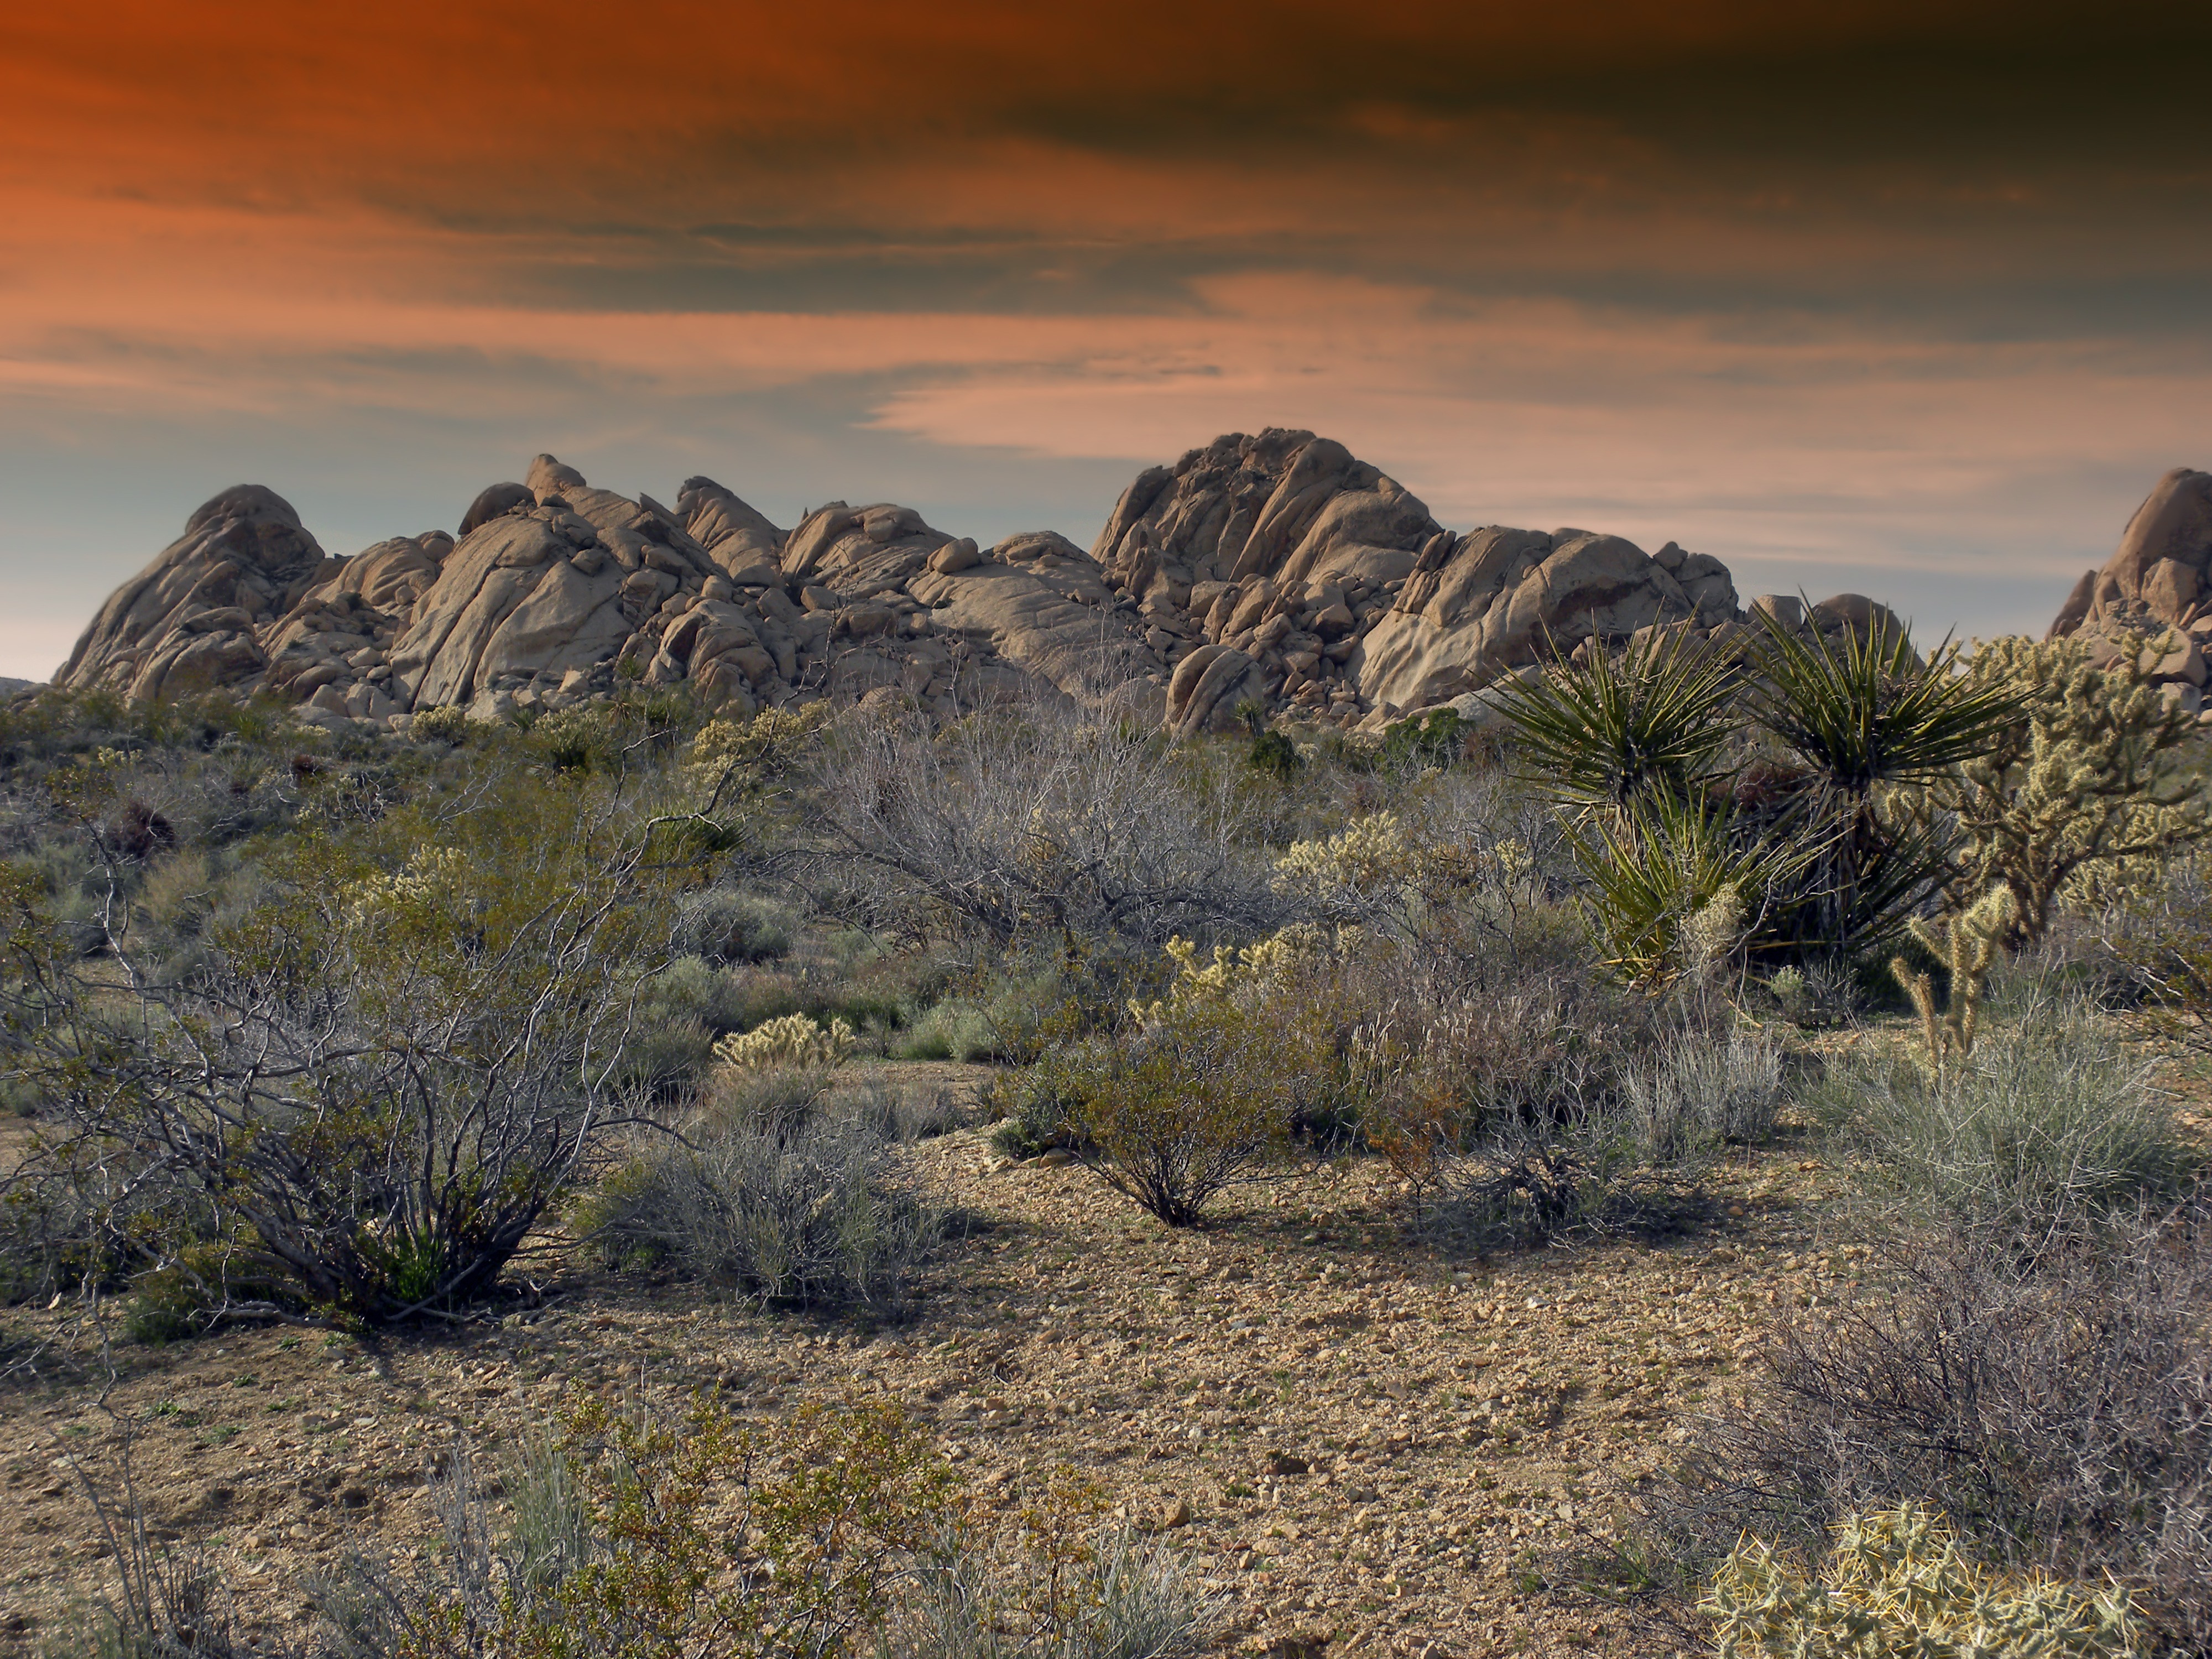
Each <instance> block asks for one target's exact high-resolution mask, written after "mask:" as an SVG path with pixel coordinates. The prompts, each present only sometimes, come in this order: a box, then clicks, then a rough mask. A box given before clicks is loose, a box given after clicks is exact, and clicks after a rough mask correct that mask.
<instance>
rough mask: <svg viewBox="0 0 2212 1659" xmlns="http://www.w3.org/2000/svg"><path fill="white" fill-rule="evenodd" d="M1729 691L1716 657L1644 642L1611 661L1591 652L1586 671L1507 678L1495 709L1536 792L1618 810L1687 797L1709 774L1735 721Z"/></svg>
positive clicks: (1731, 686)
mask: <svg viewBox="0 0 2212 1659" xmlns="http://www.w3.org/2000/svg"><path fill="white" fill-rule="evenodd" d="M1496 690H1497V695H1498V705H1497V706H1498V713H1499V714H1502V715H1504V718H1505V720H1507V721H1508V723H1510V725H1511V726H1512V727H1513V728H1514V731H1515V732H1516V733H1517V735H1518V736H1519V738H1520V742H1521V759H1522V769H1523V771H1524V772H1525V773H1526V774H1527V775H1528V777H1529V778H1530V779H1531V780H1532V781H1534V782H1535V783H1536V784H1537V786H1538V787H1540V788H1542V789H1543V790H1545V791H1546V792H1547V793H1550V794H1551V795H1552V796H1553V799H1557V800H1559V801H1560V802H1562V803H1565V804H1567V805H1575V806H1583V807H1611V808H1614V809H1620V810H1625V809H1627V808H1630V807H1632V806H1635V805H1639V804H1643V803H1647V802H1650V801H1651V800H1653V799H1656V798H1657V797H1660V796H1662V795H1663V796H1667V797H1668V798H1671V799H1675V800H1683V799H1688V798H1689V796H1690V795H1691V794H1692V793H1693V792H1694V791H1695V790H1696V789H1697V788H1698V787H1699V785H1700V784H1701V783H1702V782H1703V781H1705V779H1707V778H1708V777H1709V776H1710V775H1711V772H1712V770H1713V765H1714V762H1715V761H1716V760H1717V758H1718V757H1719V756H1720V753H1721V750H1723V747H1724V746H1725V745H1726V744H1727V743H1728V740H1729V737H1730V736H1731V735H1732V734H1733V733H1734V732H1735V730H1736V729H1737V726H1738V724H1739V722H1738V721H1737V720H1735V719H1733V718H1732V717H1731V716H1730V715H1729V713H1728V703H1729V698H1730V696H1731V695H1732V694H1733V692H1734V690H1735V673H1734V671H1733V670H1732V669H1731V668H1730V666H1729V664H1728V663H1727V662H1726V661H1725V660H1724V659H1723V658H1722V657H1721V656H1720V654H1719V653H1717V652H1713V651H1710V650H1707V649H1705V648H1704V647H1699V646H1696V645H1692V644H1688V643H1686V642H1685V639H1684V636H1683V635H1680V634H1674V635H1650V636H1647V637H1646V638H1645V639H1644V640H1643V641H1639V642H1638V643H1637V644H1635V645H1632V646H1631V647H1629V648H1628V650H1627V651H1626V653H1623V654H1622V656H1621V659H1620V662H1619V663H1618V664H1615V663H1614V662H1613V659H1612V657H1611V655H1610V654H1609V653H1607V652H1605V651H1603V650H1594V651H1592V652H1591V653H1590V655H1589V661H1588V662H1587V663H1586V664H1580V665H1576V664H1569V663H1565V662H1560V661H1558V660H1554V661H1553V662H1552V663H1551V664H1550V665H1547V667H1546V668H1545V669H1544V671H1543V672H1542V673H1541V675H1539V676H1537V677H1536V678H1533V679H1522V678H1518V677H1509V678H1506V679H1504V680H1502V681H1500V682H1499V683H1498V686H1497V688H1496Z"/></svg>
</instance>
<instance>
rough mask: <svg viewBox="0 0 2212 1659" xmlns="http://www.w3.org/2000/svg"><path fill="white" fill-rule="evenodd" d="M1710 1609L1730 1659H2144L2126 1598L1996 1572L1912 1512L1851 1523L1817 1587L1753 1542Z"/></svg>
mask: <svg viewBox="0 0 2212 1659" xmlns="http://www.w3.org/2000/svg"><path fill="white" fill-rule="evenodd" d="M1699 1605H1700V1607H1702V1609H1703V1610H1704V1612H1705V1613H1707V1614H1708V1615H1710V1616H1711V1618H1712V1619H1713V1620H1715V1622H1716V1623H1717V1625H1718V1626H1719V1627H1720V1628H1719V1644H1718V1651H1719V1656H1720V1659H1866V1656H1875V1655H1888V1654H1899V1655H1905V1654H1910V1655H1912V1656H1916V1659H2134V1656H2136V1655H2138V1654H2141V1653H2142V1652H2143V1651H2144V1649H2143V1647H2142V1642H2143V1636H2142V1627H2141V1625H2140V1623H2139V1622H2138V1620H2137V1617H2136V1611H2135V1607H2134V1604H2133V1603H2132V1601H2130V1597H2129V1595H2128V1593H2127V1591H2126V1590H2124V1589H2120V1588H2119V1587H2118V1586H2117V1585H2112V1586H2107V1587H2106V1588H2103V1589H2091V1588H2088V1587H2087V1586H2083V1585H2078V1584H2069V1583H2062V1582H2060V1581H2058V1580H2056V1579H2053V1578H2051V1577H2047V1576H2045V1575H2044V1574H2041V1573H2036V1574H2032V1575H2030V1576H2028V1577H2025V1578H2018V1579H2014V1578H2007V1577H2002V1576H2000V1575H1998V1574H1995V1573H1992V1572H1990V1571H1986V1570H1985V1569H1983V1568H1981V1567H1978V1566H1976V1565H1974V1564H1973V1563H1972V1562H1971V1561H1969V1560H1967V1559H1966V1558H1965V1556H1964V1555H1962V1554H1961V1553H1960V1549H1959V1545H1958V1541H1957V1540H1956V1539H1955V1538H1954V1537H1953V1536H1952V1534H1951V1533H1950V1531H1949V1529H1948V1528H1946V1527H1945V1526H1944V1524H1943V1522H1942V1519H1941V1518H1940V1517H1939V1516H1936V1515H1933V1514H1931V1513H1930V1512H1929V1511H1928V1510H1923V1509H1922V1508H1920V1507H1919V1506H1918V1505H1917V1504H1903V1505H1900V1506H1899V1507H1898V1508H1896V1509H1891V1510H1875V1511H1874V1512H1873V1513H1871V1514H1867V1515H1854V1516H1850V1517H1849V1518H1847V1519H1846V1520H1845V1521H1844V1522H1843V1524H1842V1525H1840V1526H1839V1527H1838V1528H1836V1542H1835V1548H1834V1550H1833V1552H1832V1553H1831V1554H1830V1556H1829V1558H1828V1565H1827V1568H1826V1571H1824V1572H1823V1573H1822V1574H1821V1575H1820V1577H1819V1578H1817V1579H1814V1578H1808V1577H1806V1576H1805V1575H1804V1574H1802V1573H1801V1572H1799V1571H1796V1569H1795V1568H1794V1567H1792V1566H1790V1565H1789V1564H1788V1563H1786V1562H1784V1561H1781V1560H1778V1559H1776V1557H1775V1556H1774V1555H1773V1553H1771V1551H1770V1550H1769V1549H1768V1548H1767V1547H1766V1546H1765V1544H1762V1543H1760V1542H1759V1541H1757V1540H1755V1539H1747V1540H1746V1541H1744V1542H1743V1543H1741V1544H1740V1545H1739V1546H1737V1547H1736V1551H1735V1554H1733V1555H1731V1556H1730V1557H1729V1559H1728V1560H1727V1562H1726V1563H1725V1564H1724V1565H1723V1566H1722V1568H1721V1570H1720V1571H1719V1572H1718V1573H1717V1574H1716V1575H1715V1577H1714V1578H1713V1582H1712V1584H1711V1588H1710V1589H1707V1591H1706V1592H1705V1600H1704V1601H1702V1602H1701V1603H1700V1604H1699Z"/></svg>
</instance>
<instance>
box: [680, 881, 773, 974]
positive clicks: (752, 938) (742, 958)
mask: <svg viewBox="0 0 2212 1659" xmlns="http://www.w3.org/2000/svg"><path fill="white" fill-rule="evenodd" d="M792 933H793V919H792V916H791V914H790V912H789V911H788V910H787V909H786V908H784V907H783V906H781V905H780V904H777V903H776V902H774V901H773V900H770V899H768V898H764V897H763V896H761V895H759V894H757V893H745V892H740V891H738V890H735V889H732V888H728V887H710V888H708V890H706V891H705V892H703V893H701V894H698V895H696V896H695V897H693V898H691V899H690V900H688V901H686V902H685V903H684V908H683V910H682V912H681V913H680V915H679V918H678V929H677V939H678V945H680V946H681V947H682V948H683V949H684V950H685V951H689V952H690V953H692V954H694V955H696V956H699V957H704V958H705V959H706V960H707V961H708V962H709V963H714V964H715V965H716V966H718V967H725V968H726V967H731V966H734V965H735V964H737V963H749V962H779V961H781V960H782V959H783V958H784V957H787V956H789V955H790V954H791V939H792Z"/></svg>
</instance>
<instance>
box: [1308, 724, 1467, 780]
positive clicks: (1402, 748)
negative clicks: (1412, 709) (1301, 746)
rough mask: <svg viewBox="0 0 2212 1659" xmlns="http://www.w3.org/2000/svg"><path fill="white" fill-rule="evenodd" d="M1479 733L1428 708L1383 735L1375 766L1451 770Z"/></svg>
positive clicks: (1407, 770) (1400, 768)
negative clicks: (1427, 710)
mask: <svg viewBox="0 0 2212 1659" xmlns="http://www.w3.org/2000/svg"><path fill="white" fill-rule="evenodd" d="M1479 730H1480V727H1479V726H1476V725H1475V724H1474V721H1472V720H1465V719H1462V717H1461V715H1460V714H1459V711H1458V710H1456V709H1453V708H1431V710H1429V712H1428V713H1427V714H1423V715H1422V716H1421V717H1420V718H1419V719H1418V720H1400V721H1399V722H1397V724H1395V726H1390V727H1389V729H1388V730H1387V731H1385V732H1383V744H1382V747H1381V748H1380V749H1378V750H1376V754H1375V764H1376V766H1377V767H1379V768H1383V769H1388V770H1390V771H1394V772H1418V771H1421V770H1424V769H1427V768H1429V767H1437V768H1443V767H1447V766H1450V765H1452V764H1453V763H1455V762H1456V761H1458V760H1459V759H1460V758H1461V757H1462V756H1464V755H1465V754H1466V753H1467V744H1468V738H1470V737H1471V736H1473V735H1474V732H1477V731H1479ZM1293 752H1295V751H1293Z"/></svg>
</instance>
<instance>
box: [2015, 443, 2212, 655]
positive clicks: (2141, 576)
mask: <svg viewBox="0 0 2212 1659" xmlns="http://www.w3.org/2000/svg"><path fill="white" fill-rule="evenodd" d="M2207 616H2212V472H2198V471H2193V470H2192V469H2191V468H2189V467H2185V466H2177V467H2176V468H2174V469H2173V471H2171V472H2169V473H2167V474H2166V476H2165V477H2162V478H2160V480H2159V481H2158V483H2156V484H2155V485H2154V486H2153V487H2152V489H2151V492H2150V494H2149V495H2148V496H2146V497H2145V498H2144V500H2143V504H2142V506H2141V507H2137V508H2136V511H2135V516H2134V517H2133V518H2131V519H2130V520H2128V526H2127V528H2126V529H2125V530H2124V531H2123V532H2121V534H2120V544H2119V546H2118V548H2116V549H2115V550H2113V553H2112V557H2111V558H2109V559H2107V560H2106V562H2105V565H2104V568H2102V569H2101V570H2085V571H2083V572H2082V573H2081V580H2080V581H2078V582H2076V583H2075V585H2074V591H2073V592H2071V593H2070V594H2069V595H2068V596H2067V599H2066V603H2065V605H2063V606H2062V607H2061V608H2060V610H2059V612H2058V615H2057V618H2056V619H2055V620H2054V621H2053V622H2052V623H2051V636H2052V637H2053V638H2061V637H2063V636H2064V635H2069V634H2075V633H2078V632H2081V631H2082V630H2084V629H2087V631H2089V632H2092V633H2095V632H2099V631H2101V630H2102V629H2103V625H2104V624H2105V623H2108V622H2117V623H2118V624H2119V625H2120V626H2121V627H2122V628H2124V629H2133V630H2135V631H2138V632H2139V631H2141V630H2142V629H2143V628H2145V627H2146V626H2151V625H2157V624H2163V625H2164V626H2166V627H2168V628H2179V629H2185V630H2186V629H2190V628H2191V627H2193V626H2194V625H2195V624H2196V623H2197V622H2199V621H2200V620H2202V619H2203V618H2204V617H2207Z"/></svg>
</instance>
